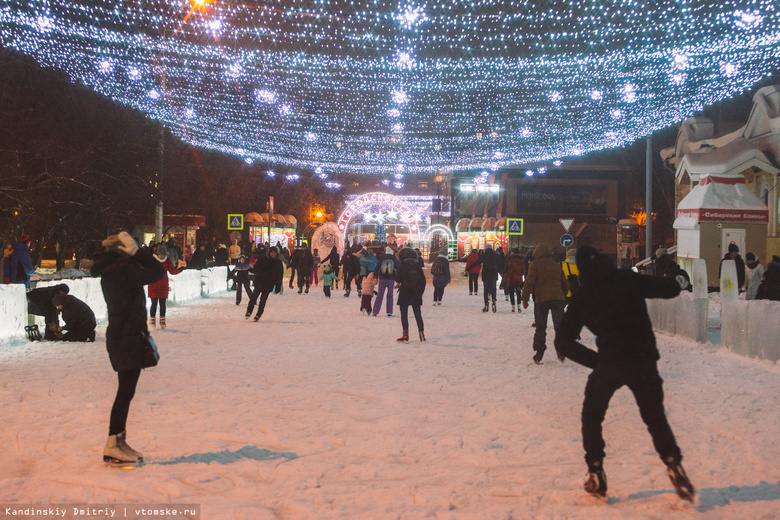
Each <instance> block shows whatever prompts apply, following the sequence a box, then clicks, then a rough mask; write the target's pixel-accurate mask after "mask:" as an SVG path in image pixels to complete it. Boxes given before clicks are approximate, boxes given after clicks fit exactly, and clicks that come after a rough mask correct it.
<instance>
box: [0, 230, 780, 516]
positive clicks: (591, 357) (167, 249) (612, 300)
mask: <svg viewBox="0 0 780 520" xmlns="http://www.w3.org/2000/svg"><path fill="white" fill-rule="evenodd" d="M29 244H30V237H29V236H27V235H23V236H21V237H20V238H19V240H18V241H16V243H15V244H14V245H13V246H10V245H9V247H7V248H6V251H5V256H4V283H23V284H25V285H27V286H28V287H29V284H30V275H31V274H32V273H33V272H34V268H33V266H32V262H31V261H30V250H29ZM103 245H104V247H105V249H106V251H105V253H103V254H102V255H100V256H99V258H97V259H96V260H95V262H94V265H93V267H92V274H93V275H95V276H100V277H101V286H102V289H103V294H104V297H105V300H106V303H107V308H108V328H107V330H106V348H107V350H108V354H109V359H110V361H111V364H112V367H113V368H114V370H115V371H116V372H117V374H118V388H117V395H116V397H115V401H114V404H113V406H112V410H111V417H110V425H109V436H108V439H107V442H106V446H105V449H104V459H105V460H106V461H107V462H112V463H120V464H125V463H138V462H140V461H142V460H143V455H142V454H141V453H139V452H137V451H135V450H133V449H132V448H131V447H130V446H128V444H127V442H126V429H125V428H126V421H127V415H128V410H129V406H130V402H131V400H132V398H133V396H134V393H135V388H136V386H137V383H138V380H139V377H140V373H141V370H142V369H143V368H146V367H148V366H153V364H152V365H150V363H155V364H156V360H155V361H153V362H150V361H149V359H148V352H147V351H148V349H149V344H150V336H149V331H150V329H151V330H154V329H155V328H156V326H157V325H158V324H159V327H160V328H161V329H164V328H165V327H166V301H167V297H168V293H169V286H168V275H177V274H178V273H180V272H181V270H182V269H185V268H202V267H205V266H210V265H229V266H232V268H230V269H229V270H228V272H229V275H228V277H229V279H232V280H234V282H235V284H234V285H235V288H236V300H235V301H236V305H237V306H240V305H241V304H242V300H243V293H246V295H247V298H248V304H247V308H246V312H245V317H246V318H247V319H248V318H250V317H252V315H253V313H254V321H255V322H257V321H259V320H260V319H261V318H262V316H263V313H264V310H265V308H266V306H267V303H268V299H269V296H270V295H271V294H272V293H275V294H282V293H283V291H284V287H285V281H284V278H285V271H286V270H288V271H289V281H288V284H287V286H288V288H289V289H294V288H295V287H297V289H298V291H297V293H298V294H299V295H302V294H308V293H309V291H310V289H311V288H312V286H314V287H318V286H319V285H320V282H321V283H322V290H323V294H324V296H325V297H326V298H331V297H332V295H333V294H334V292H333V291H334V290H339V283H340V282H341V284H342V289H343V296H344V297H345V298H349V297H350V296H351V293H352V292H353V283H354V290H355V291H356V292H357V296H358V298H359V300H360V306H359V312H361V313H362V314H363V315H364V316H367V317H376V316H379V315H380V313H382V311H383V306H384V313H386V315H387V316H393V315H394V314H393V312H394V304H395V305H397V306H398V307H399V310H400V317H401V320H400V321H401V328H402V335H401V337H399V338H398V340H397V341H399V342H408V341H409V308H410V307H411V310H412V314H413V316H414V319H415V323H416V327H417V332H418V335H419V339H420V341H421V342H424V341H426V337H425V324H424V321H423V317H422V311H421V308H422V305H423V295H424V293H425V290H426V286H427V279H426V275H425V273H424V267H425V263H424V261H423V258H422V255H421V253H420V251H419V249H413V248H410V247H400V248H399V247H397V246H396V245H394V244H386V243H367V244H365V245H358V244H354V245H351V246H350V245H349V243H347V245H346V247H345V248H344V251H343V253H341V254H339V251H338V249H337V248H336V247H333V248H332V249H331V250H330V251H328V252H327V254H323V255H321V254H320V252H319V251H318V250H317V249H313V250H310V249H309V247H307V246H306V245H305V244H302V245H299V246H298V247H296V248H294V250H293V251H292V252H290V251H288V249H287V248H286V247H283V246H282V244H277V245H275V246H271V245H268V244H260V245H258V246H257V247H255V248H252V249H249V248H248V247H241V245H239V244H238V243H236V242H234V243H233V244H232V245H231V247H230V248H228V247H224V246H223V247H219V248H217V250H216V251H214V250H213V248H208V247H207V246H205V245H202V246H199V247H197V248H195V249H194V250H191V249H190V248H189V247H187V248H185V249H184V250H182V249H181V248H180V247H179V246H178V244H176V242H175V240H169V241H166V242H162V243H158V244H154V243H151V244H148V245H141V246H140V247H139V245H138V243H137V242H136V240H135V239H133V237H131V236H130V235H128V234H127V233H124V232H123V233H120V234H118V235H114V236H112V237H109V238H108V239H106V240H105V241H104V242H103ZM723 260H724V261H725V260H733V261H734V264H735V267H736V271H737V282H738V285H739V287H740V289H741V290H744V291H745V293H746V299H749V300H750V299H772V300H780V258H778V257H777V256H775V257H773V258H772V261H771V262H769V263H768V264H767V266H766V269H764V267H763V266H762V265H761V264H760V261H759V258H758V257H757V256H756V255H755V254H753V253H748V254H747V256H746V261H744V260H742V258H741V257H740V256H739V249H738V247H737V246H736V245H735V244H731V245H730V246H729V251H728V253H727V254H726V255H725V257H724V259H723ZM453 262H460V263H465V268H464V269H463V275H464V276H467V277H468V278H469V280H468V286H469V295H474V296H477V295H478V294H479V291H480V287H479V281H480V279H481V282H482V287H481V290H482V296H483V302H484V306H483V307H482V312H483V313H487V312H489V311H491V310H492V312H494V313H495V312H497V307H498V297H497V292H498V290H499V289H502V290H503V292H504V300H505V301H510V302H511V312H512V313H515V312H517V313H520V312H522V310H523V309H528V308H529V302H530V301H531V300H533V303H534V305H533V308H534V323H533V326H534V327H535V331H534V336H533V344H532V347H533V350H534V355H533V358H532V359H533V362H534V363H536V364H542V359H543V356H544V353H545V351H546V350H547V323H548V318H549V317H550V316H551V317H552V326H553V330H554V332H555V340H554V348H555V353H556V357H557V359H558V360H559V361H560V362H564V361H565V360H566V359H570V360H572V361H574V362H576V363H579V364H582V365H584V366H586V367H589V368H591V369H592V370H593V371H592V373H591V374H590V376H589V378H588V382H587V385H586V387H585V392H584V394H585V401H584V403H583V410H582V432H583V446H584V449H585V460H586V464H587V466H588V479H587V480H586V483H585V489H586V491H588V492H589V493H592V494H594V495H596V496H605V495H606V491H607V480H606V474H605V471H604V467H603V460H604V457H605V452H604V448H605V443H604V440H603V437H602V431H601V423H602V422H603V420H604V415H605V412H606V409H607V407H608V405H609V401H610V399H611V397H612V395H613V394H614V393H615V391H616V390H617V389H619V388H620V387H622V386H628V388H629V389H630V390H631V391H632V393H633V394H634V396H635V398H636V402H637V405H638V407H639V410H640V414H641V416H642V419H643V420H644V421H645V423H646V424H647V426H648V429H649V431H650V434H651V436H652V439H653V443H654V446H655V448H656V451H657V452H658V454H659V456H660V457H661V459H662V461H663V463H664V464H665V465H666V467H667V471H668V475H669V478H670V479H671V481H672V483H673V484H674V486H675V488H676V490H677V492H678V494H679V495H680V496H681V497H683V498H685V499H687V500H691V499H692V497H693V495H694V488H693V486H692V485H691V483H690V481H689V480H688V478H687V476H686V475H685V471H684V469H683V468H682V465H681V461H682V454H681V451H680V448H679V447H678V446H677V444H676V441H675V438H674V434H673V433H672V430H671V427H670V426H669V424H668V422H667V419H666V414H665V411H664V406H663V385H662V380H661V378H660V377H659V375H658V369H657V361H658V359H659V353H658V350H657V349H656V347H655V336H654V334H653V329H652V324H651V322H650V318H649V316H648V314H647V308H646V305H645V303H644V301H645V299H646V298H673V297H675V296H677V295H678V294H679V293H680V291H681V290H686V289H687V290H690V279H689V278H688V276H687V273H685V272H684V271H683V270H682V269H681V268H680V267H679V265H678V264H677V263H676V262H675V261H674V260H673V259H672V257H671V255H669V253H668V251H667V250H665V249H663V248H661V249H659V250H658V251H657V252H656V258H655V259H654V262H653V265H652V266H651V267H652V274H654V275H655V276H643V275H640V274H638V273H635V272H632V271H630V270H619V269H616V268H615V267H614V265H613V263H612V260H611V259H610V258H609V257H608V256H606V255H604V254H602V253H600V252H598V251H597V250H595V249H594V248H592V247H589V246H583V247H581V248H579V250H576V249H570V250H569V251H568V252H566V251H565V250H563V249H562V248H559V247H552V248H551V247H549V246H548V245H547V244H544V243H542V244H538V245H537V246H536V247H535V248H534V249H533V250H524V251H523V250H520V249H519V248H514V249H512V250H511V251H510V252H509V254H506V255H505V254H504V251H503V249H502V248H501V247H497V248H496V249H495V250H494V249H493V245H492V244H486V245H485V247H484V249H481V250H476V249H475V250H472V251H470V252H469V254H467V255H466V256H464V257H463V258H460V259H449V258H448V257H447V255H446V253H444V252H441V253H439V252H434V254H433V255H432V256H431V263H430V278H431V283H432V285H433V291H432V294H433V296H432V303H433V305H435V306H440V305H442V301H443V297H444V293H445V288H446V287H447V286H448V285H449V284H450V283H451V282H452V273H453V271H454V268H453V267H452V265H451V264H452V263H453ZM499 280H500V285H499ZM144 286H148V290H147V291H148V298H149V299H150V301H151V306H150V309H149V310H148V311H147V307H146V298H147V295H145V294H144V289H143V287H144ZM396 292H397V296H396ZM69 293H70V288H69V287H68V285H67V284H66V283H60V284H56V285H51V286H48V287H41V288H35V289H32V290H29V291H28V292H27V298H28V302H29V303H28V310H29V312H30V313H31V314H34V315H39V316H42V317H43V318H44V320H45V323H46V329H45V336H44V339H47V340H55V341H56V340H61V341H81V342H88V341H94V340H95V328H96V321H95V315H94V313H93V312H92V310H91V309H90V308H89V306H88V305H87V304H86V303H85V302H83V301H81V300H79V299H78V298H76V297H74V296H73V295H71V294H69ZM374 296H376V300H375V301H373V299H374ZM158 310H159V322H158V321H157V311H158ZM60 316H61V318H62V320H63V321H64V324H63V325H60ZM584 327H587V328H588V329H589V330H590V331H591V332H592V333H593V334H594V335H595V336H596V343H595V345H596V348H595V350H594V349H593V348H591V347H588V346H585V345H584V344H582V343H580V333H581V331H582V329H583V328H584Z"/></svg>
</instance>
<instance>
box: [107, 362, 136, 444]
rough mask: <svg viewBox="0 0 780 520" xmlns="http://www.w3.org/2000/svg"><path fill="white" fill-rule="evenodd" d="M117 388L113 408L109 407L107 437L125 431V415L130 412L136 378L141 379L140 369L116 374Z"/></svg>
mask: <svg viewBox="0 0 780 520" xmlns="http://www.w3.org/2000/svg"><path fill="white" fill-rule="evenodd" d="M117 376H119V387H118V388H117V390H116V397H115V398H114V406H112V407H111V423H110V424H109V427H108V434H109V435H116V434H118V433H122V432H123V431H125V427H126V425H127V414H128V413H129V412H130V401H132V400H133V396H134V395H135V387H136V385H137V384H138V378H139V377H141V369H140V368H134V369H132V370H122V371H121V372H117Z"/></svg>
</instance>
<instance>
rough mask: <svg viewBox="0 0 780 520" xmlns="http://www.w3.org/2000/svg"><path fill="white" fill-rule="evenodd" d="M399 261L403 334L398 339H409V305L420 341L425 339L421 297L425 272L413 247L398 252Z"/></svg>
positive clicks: (399, 302)
mask: <svg viewBox="0 0 780 520" xmlns="http://www.w3.org/2000/svg"><path fill="white" fill-rule="evenodd" d="M398 256H399V258H400V259H401V263H400V265H399V266H398V273H397V274H398V278H397V279H398V307H399V308H400V309H401V326H402V327H403V330H404V332H403V336H401V337H400V338H398V341H402V342H406V341H409V306H411V307H412V312H413V313H414V320H415V321H416V322H417V330H418V331H419V333H420V341H425V324H424V323H423V319H422V302H423V300H422V297H423V293H424V292H425V284H426V280H425V273H423V270H422V267H421V266H420V262H419V257H418V255H417V253H416V252H415V250H414V249H411V248H408V247H405V248H403V249H401V251H399V253H398Z"/></svg>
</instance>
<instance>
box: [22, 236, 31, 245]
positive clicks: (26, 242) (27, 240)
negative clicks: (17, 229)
mask: <svg viewBox="0 0 780 520" xmlns="http://www.w3.org/2000/svg"><path fill="white" fill-rule="evenodd" d="M19 242H22V243H24V244H27V245H28V246H29V245H30V235H22V236H20V237H19Z"/></svg>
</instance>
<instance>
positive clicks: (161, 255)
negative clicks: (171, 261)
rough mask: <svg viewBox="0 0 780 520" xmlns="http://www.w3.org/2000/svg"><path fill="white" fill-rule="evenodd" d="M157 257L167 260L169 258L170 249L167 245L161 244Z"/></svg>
mask: <svg viewBox="0 0 780 520" xmlns="http://www.w3.org/2000/svg"><path fill="white" fill-rule="evenodd" d="M157 256H158V257H159V258H165V257H167V256H168V248H167V247H166V246H165V244H160V245H158V246H157Z"/></svg>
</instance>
